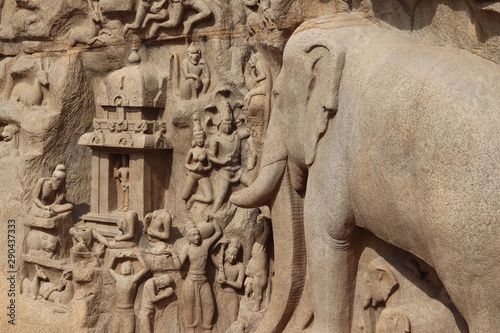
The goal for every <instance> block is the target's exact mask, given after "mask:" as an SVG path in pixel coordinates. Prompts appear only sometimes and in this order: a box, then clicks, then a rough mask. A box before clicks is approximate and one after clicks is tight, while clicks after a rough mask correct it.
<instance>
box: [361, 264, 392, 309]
mask: <svg viewBox="0 0 500 333" xmlns="http://www.w3.org/2000/svg"><path fill="white" fill-rule="evenodd" d="M398 285H399V283H398V281H397V280H396V277H395V276H394V273H392V271H391V269H390V265H389V264H388V263H387V262H386V261H385V260H384V259H383V258H382V257H378V258H376V259H373V260H372V261H371V262H370V263H369V264H368V266H367V268H366V272H365V275H364V279H363V289H362V294H363V308H365V309H366V308H368V307H369V306H372V307H376V306H378V305H379V304H381V303H385V302H387V299H388V298H389V296H390V295H391V294H392V292H393V291H394V289H395V288H396V287H397V286H398Z"/></svg>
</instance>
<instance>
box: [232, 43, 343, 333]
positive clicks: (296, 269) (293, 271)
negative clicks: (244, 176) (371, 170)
mask: <svg viewBox="0 0 500 333" xmlns="http://www.w3.org/2000/svg"><path fill="white" fill-rule="evenodd" d="M345 54H346V50H345V48H344V46H343V45H342V44H341V43H339V42H338V41H336V40H334V39H331V38H327V37H324V38H316V39H315V40H314V41H313V40H312V39H310V40H308V41H307V42H305V43H304V42H303V40H302V41H299V42H292V41H291V40H290V41H289V43H288V44H287V46H286V47H285V51H284V56H283V66H282V68H281V72H280V74H279V76H278V78H277V81H276V82H275V85H274V87H273V101H272V103H271V105H273V108H272V110H271V116H270V120H269V125H268V127H267V130H266V137H265V139H264V146H263V153H262V160H261V163H260V171H259V174H258V176H257V179H256V180H255V181H254V182H253V183H252V184H251V185H250V187H248V188H246V189H243V190H241V191H239V192H236V193H234V194H233V195H232V196H231V201H232V202H233V203H234V204H235V205H237V206H240V207H244V208H252V207H260V206H264V205H268V206H269V207H270V208H271V210H272V215H273V228H272V229H273V235H274V237H273V238H274V247H275V252H274V260H275V261H274V262H275V266H274V270H275V275H274V278H275V279H276V281H279V283H277V284H276V285H274V287H273V293H272V295H271V301H270V304H269V306H268V310H267V311H266V316H265V318H264V319H263V321H262V322H261V324H260V325H259V329H258V330H257V332H259V333H260V332H266V333H268V332H271V331H270V327H272V328H273V330H272V332H280V331H282V330H283V329H284V328H285V327H286V325H287V322H288V319H289V318H290V316H291V314H292V313H293V312H294V311H295V308H297V309H304V310H305V311H304V313H303V314H299V315H298V317H300V318H302V319H301V320H299V321H300V323H299V324H298V325H299V326H305V325H307V323H308V322H309V321H310V320H311V313H312V312H311V311H310V309H311V304H310V303H309V302H308V300H307V297H303V293H302V291H303V289H304V286H305V285H306V284H307V283H306V277H307V274H306V273H305V272H306V249H305V237H304V215H303V204H304V201H303V197H302V193H304V190H305V189H306V186H307V174H308V168H309V167H310V166H311V165H312V164H313V162H314V160H315V157H316V156H315V155H316V148H317V143H318V141H319V139H320V138H321V137H322V135H323V134H324V133H325V131H326V129H327V127H328V123H329V122H330V121H331V118H332V117H333V116H334V115H335V114H336V112H337V108H338V91H339V87H340V80H341V76H342V70H343V67H344V60H345ZM291 276H293V277H294V278H292V279H290V277H291ZM306 294H307V293H304V295H306Z"/></svg>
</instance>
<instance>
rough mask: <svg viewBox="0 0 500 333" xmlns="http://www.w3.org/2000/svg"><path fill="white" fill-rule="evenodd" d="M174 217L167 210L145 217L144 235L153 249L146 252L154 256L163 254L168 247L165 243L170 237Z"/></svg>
mask: <svg viewBox="0 0 500 333" xmlns="http://www.w3.org/2000/svg"><path fill="white" fill-rule="evenodd" d="M171 227H172V216H171V215H170V213H169V212H168V211H167V210H166V209H160V210H155V211H154V212H152V213H149V214H147V215H146V216H145V217H144V229H143V230H144V233H145V234H146V235H147V237H148V241H149V244H150V245H151V249H147V250H145V251H146V252H149V253H152V254H162V253H163V251H164V250H165V249H166V247H167V245H166V244H165V243H164V242H166V241H167V240H168V238H169V237H170V228H171Z"/></svg>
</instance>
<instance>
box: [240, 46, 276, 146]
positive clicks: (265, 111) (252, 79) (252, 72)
mask: <svg viewBox="0 0 500 333" xmlns="http://www.w3.org/2000/svg"><path fill="white" fill-rule="evenodd" d="M245 81H246V85H247V88H248V89H249V92H248V93H247V94H246V95H245V106H244V109H243V112H244V113H245V117H246V119H247V120H248V124H249V125H250V131H251V133H252V137H254V139H255V141H256V142H257V143H258V144H260V145H262V144H263V141H264V136H265V132H266V128H267V124H268V122H269V115H270V113H271V91H272V75H271V71H270V69H269V67H268V66H267V65H266V64H265V62H264V59H262V57H261V55H260V54H259V53H254V54H253V55H252V56H251V57H250V59H249V60H248V67H247V70H246V73H245Z"/></svg>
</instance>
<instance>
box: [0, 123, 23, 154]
mask: <svg viewBox="0 0 500 333" xmlns="http://www.w3.org/2000/svg"><path fill="white" fill-rule="evenodd" d="M18 133H19V127H17V125H15V124H8V125H6V126H5V127H4V128H3V131H2V134H1V136H2V140H3V142H0V158H2V157H7V156H19V151H18V148H19V137H18Z"/></svg>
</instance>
